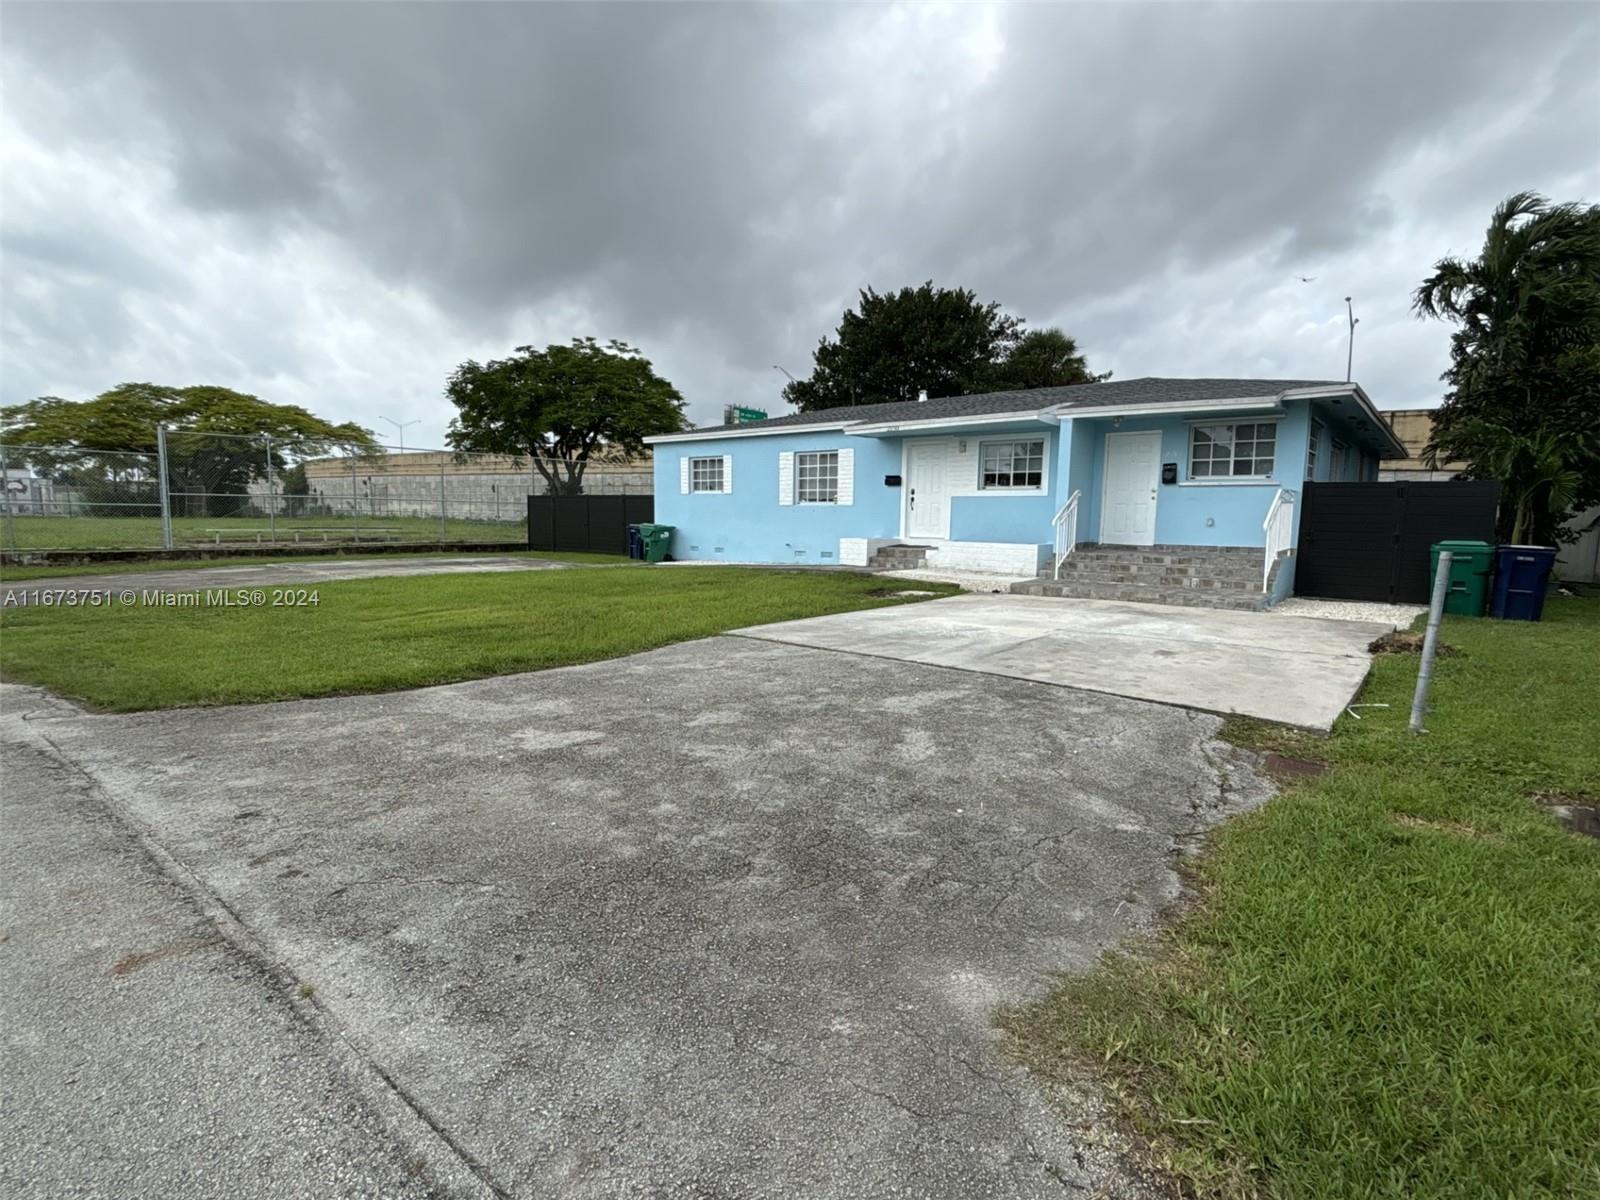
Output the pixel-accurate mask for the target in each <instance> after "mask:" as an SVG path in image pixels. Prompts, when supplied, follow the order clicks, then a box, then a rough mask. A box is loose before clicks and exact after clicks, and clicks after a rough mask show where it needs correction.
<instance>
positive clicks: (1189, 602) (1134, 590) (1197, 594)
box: [1011, 579, 1267, 612]
mask: <svg viewBox="0 0 1600 1200" xmlns="http://www.w3.org/2000/svg"><path fill="white" fill-rule="evenodd" d="M1011 590H1012V592H1014V593H1016V594H1017V595H1022V596H1056V597H1061V598H1065V599H1077V600H1131V601H1135V602H1138V603H1141V604H1171V605H1176V606H1178V607H1181V608H1225V609H1235V610H1238V611H1245V612H1248V611H1253V610H1258V609H1263V608H1265V607H1266V606H1267V598H1266V596H1265V595H1263V594H1262V593H1261V592H1260V591H1259V590H1257V591H1253V592H1242V591H1240V592H1235V591H1231V590H1221V589H1208V588H1184V587H1176V588H1174V587H1151V586H1147V585H1143V584H1128V583H1115V582H1086V581H1082V580H1071V579H1063V580H1061V581H1060V582H1056V581H1054V580H1049V579H1030V580H1027V581H1025V582H1023V583H1014V584H1012V585H1011Z"/></svg>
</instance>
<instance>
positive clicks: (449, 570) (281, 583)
mask: <svg viewBox="0 0 1600 1200" xmlns="http://www.w3.org/2000/svg"><path fill="white" fill-rule="evenodd" d="M572 565H573V564H571V563H564V562H553V561H551V560H549V559H539V558H522V557H513V556H512V555H509V554H470V555H465V554H464V555H458V556H451V557H428V556H427V555H416V556H410V557H408V556H405V555H391V556H389V557H386V558H337V559H326V560H323V561H321V562H302V561H299V560H296V559H292V558H286V559H284V560H282V561H281V562H273V563H250V564H246V565H244V566H237V567H195V568H194V569H192V570H187V571H186V570H182V569H178V568H175V569H173V570H168V571H130V572H127V573H125V574H120V575H115V574H113V575H68V576H63V577H60V578H57V579H27V580H19V581H18V582H16V583H11V582H9V581H7V582H6V583H4V585H3V586H0V604H8V603H13V601H12V600H8V599H7V597H6V593H8V592H16V593H28V594H29V595H30V596H31V595H32V594H33V593H37V592H50V593H52V594H54V595H57V596H61V595H66V594H68V593H76V594H78V595H88V594H91V593H94V592H105V591H117V592H120V591H123V590H125V589H128V588H132V589H133V590H134V591H143V590H145V589H146V588H154V589H159V590H161V591H168V592H172V591H187V590H189V589H191V588H241V587H285V586H295V587H301V586H312V587H315V586H316V585H317V584H319V583H333V582H335V581H336V580H340V579H376V578H382V577H389V576H402V575H457V574H463V573H476V572H482V571H551V570H559V569H561V568H563V567H569V566H572ZM15 602H17V603H36V601H33V600H31V599H30V600H27V601H15Z"/></svg>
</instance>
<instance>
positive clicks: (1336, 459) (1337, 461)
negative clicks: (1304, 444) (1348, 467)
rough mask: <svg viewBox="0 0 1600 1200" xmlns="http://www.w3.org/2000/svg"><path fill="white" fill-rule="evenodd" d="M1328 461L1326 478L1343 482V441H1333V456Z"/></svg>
mask: <svg viewBox="0 0 1600 1200" xmlns="http://www.w3.org/2000/svg"><path fill="white" fill-rule="evenodd" d="M1330 462H1331V467H1330V469H1329V471H1328V480H1329V481H1330V482H1332V483H1343V482H1344V463H1345V449H1344V443H1343V442H1341V441H1337V440H1336V441H1335V442H1334V443H1333V457H1332V459H1331V460H1330Z"/></svg>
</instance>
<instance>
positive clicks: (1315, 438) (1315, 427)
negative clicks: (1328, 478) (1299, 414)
mask: <svg viewBox="0 0 1600 1200" xmlns="http://www.w3.org/2000/svg"><path fill="white" fill-rule="evenodd" d="M1322 430H1323V424H1322V422H1321V421H1318V420H1316V419H1315V418H1313V419H1312V421H1311V443H1310V445H1309V446H1307V447H1306V478H1307V479H1312V480H1314V479H1316V477H1317V447H1318V446H1320V445H1321V444H1322Z"/></svg>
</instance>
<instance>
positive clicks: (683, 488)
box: [678, 454, 689, 496]
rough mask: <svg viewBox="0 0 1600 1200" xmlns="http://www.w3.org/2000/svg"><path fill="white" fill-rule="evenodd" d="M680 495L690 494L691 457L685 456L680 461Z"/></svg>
mask: <svg viewBox="0 0 1600 1200" xmlns="http://www.w3.org/2000/svg"><path fill="white" fill-rule="evenodd" d="M678 494H679V495H680V496H687V495H688V494H689V456H688V455H687V454H685V455H684V456H683V457H682V458H680V459H679V460H678Z"/></svg>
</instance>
